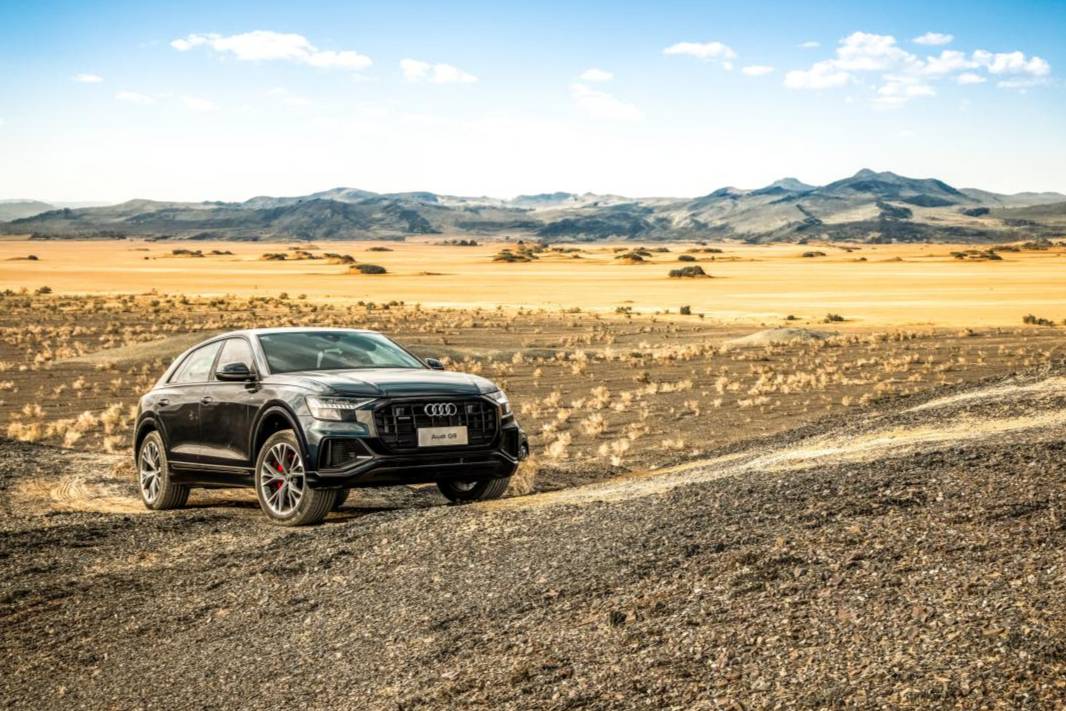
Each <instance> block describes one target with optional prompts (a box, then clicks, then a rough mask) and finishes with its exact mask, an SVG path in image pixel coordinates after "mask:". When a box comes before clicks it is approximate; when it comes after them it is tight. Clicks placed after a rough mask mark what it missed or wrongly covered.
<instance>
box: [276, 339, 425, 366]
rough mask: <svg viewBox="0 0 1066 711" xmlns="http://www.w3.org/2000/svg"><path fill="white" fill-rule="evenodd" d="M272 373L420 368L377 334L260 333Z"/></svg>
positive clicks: (419, 363) (411, 357) (409, 356)
mask: <svg viewBox="0 0 1066 711" xmlns="http://www.w3.org/2000/svg"><path fill="white" fill-rule="evenodd" d="M259 343H260V344H262V346H263V354H264V355H265V356H266V359H267V363H268V364H269V365H270V372H271V373H293V372H297V371H301V370H349V369H352V368H423V367H425V366H423V365H422V363H421V362H419V360H418V359H417V358H415V357H414V356H412V355H411V354H410V353H408V352H407V351H405V350H403V349H402V348H400V347H399V346H398V345H396V344H395V343H393V342H392V341H390V340H389V339H387V338H385V337H384V336H382V335H379V334H377V333H359V332H357V331H297V332H291V333H269V334H263V335H261V336H259Z"/></svg>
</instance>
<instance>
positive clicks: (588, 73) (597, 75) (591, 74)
mask: <svg viewBox="0 0 1066 711" xmlns="http://www.w3.org/2000/svg"><path fill="white" fill-rule="evenodd" d="M612 79H614V74H611V73H610V72H609V71H606V70H605V69H597V68H596V67H592V68H591V69H586V70H585V71H583V72H581V80H582V81H593V82H596V81H611V80H612Z"/></svg>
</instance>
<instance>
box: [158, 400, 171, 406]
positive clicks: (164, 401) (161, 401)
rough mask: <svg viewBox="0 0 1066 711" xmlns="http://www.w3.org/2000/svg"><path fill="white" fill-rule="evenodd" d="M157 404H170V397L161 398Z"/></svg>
mask: <svg viewBox="0 0 1066 711" xmlns="http://www.w3.org/2000/svg"><path fill="white" fill-rule="evenodd" d="M159 404H160V405H162V406H163V407H166V406H167V405H169V404H170V399H169V398H162V399H160V401H159Z"/></svg>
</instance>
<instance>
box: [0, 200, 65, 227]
mask: <svg viewBox="0 0 1066 711" xmlns="http://www.w3.org/2000/svg"><path fill="white" fill-rule="evenodd" d="M54 209H55V206H54V205H50V204H49V203H47V202H41V201H40V200H0V222H7V221H8V220H18V219H21V218H23V217H33V216H34V215H39V214H41V213H42V212H48V211H49V210H54Z"/></svg>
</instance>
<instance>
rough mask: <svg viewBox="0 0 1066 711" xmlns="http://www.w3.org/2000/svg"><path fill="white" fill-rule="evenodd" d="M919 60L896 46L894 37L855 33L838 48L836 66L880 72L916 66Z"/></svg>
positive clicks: (851, 69) (852, 69)
mask: <svg viewBox="0 0 1066 711" xmlns="http://www.w3.org/2000/svg"><path fill="white" fill-rule="evenodd" d="M919 61H920V60H919V59H918V58H917V57H915V56H914V55H913V54H911V53H910V52H907V51H905V50H903V49H900V48H899V47H898V46H897V45H896V38H895V37H893V36H892V35H877V34H872V33H869V32H853V33H851V34H850V35H848V36H847V37H845V38H844V39H843V40H841V42H840V45H839V46H838V47H837V58H836V60H835V62H836V66H837V67H838V68H840V69H844V70H846V71H863V72H878V71H886V70H890V69H900V68H904V67H906V66H915V65H917V64H918V63H919Z"/></svg>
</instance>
